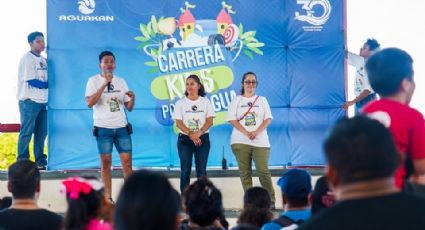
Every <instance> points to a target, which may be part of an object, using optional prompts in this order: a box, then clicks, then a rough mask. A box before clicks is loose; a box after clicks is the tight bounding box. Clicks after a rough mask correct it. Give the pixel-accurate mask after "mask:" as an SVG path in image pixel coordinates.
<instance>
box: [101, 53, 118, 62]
mask: <svg viewBox="0 0 425 230" xmlns="http://www.w3.org/2000/svg"><path fill="white" fill-rule="evenodd" d="M105 56H112V57H113V58H114V60H115V55H114V53H112V52H111V51H108V50H105V51H102V52H101V53H100V54H99V63H101V62H102V59H103V57H105Z"/></svg>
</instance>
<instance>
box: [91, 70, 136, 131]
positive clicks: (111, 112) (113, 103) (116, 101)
mask: <svg viewBox="0 0 425 230" xmlns="http://www.w3.org/2000/svg"><path fill="white" fill-rule="evenodd" d="M104 82H105V78H103V77H102V76H101V75H100V74H98V75H96V76H93V77H91V78H90V79H89V80H88V82H87V86H86V95H85V96H86V97H89V96H91V95H93V94H95V93H96V92H97V90H98V89H99V88H100V87H101V86H102V85H103V84H104ZM127 92H128V86H127V83H125V81H124V79H122V78H120V77H117V76H115V75H114V77H113V78H112V82H111V87H110V89H109V91H108V87H106V88H105V90H104V91H103V93H102V96H101V97H100V99H99V101H98V102H97V103H96V104H95V105H94V106H93V120H94V126H97V127H102V128H109V129H116V128H122V127H125V126H126V125H127V118H126V115H125V111H124V109H125V108H124V103H125V102H129V101H130V97H128V96H127V95H126V93H127Z"/></svg>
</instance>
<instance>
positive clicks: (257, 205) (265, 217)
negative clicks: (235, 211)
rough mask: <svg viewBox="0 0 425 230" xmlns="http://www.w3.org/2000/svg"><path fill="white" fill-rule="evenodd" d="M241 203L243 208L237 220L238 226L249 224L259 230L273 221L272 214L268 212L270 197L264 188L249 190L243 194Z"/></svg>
mask: <svg viewBox="0 0 425 230" xmlns="http://www.w3.org/2000/svg"><path fill="white" fill-rule="evenodd" d="M243 202H244V208H243V210H242V212H241V214H240V215H239V218H238V223H239V224H249V225H252V226H257V227H258V228H261V226H263V225H264V224H265V223H267V222H269V221H270V220H272V219H273V213H272V212H271V210H270V204H271V199H270V195H269V193H268V192H267V190H265V189H264V188H262V187H251V188H249V189H248V190H246V192H245V195H244V197H243Z"/></svg>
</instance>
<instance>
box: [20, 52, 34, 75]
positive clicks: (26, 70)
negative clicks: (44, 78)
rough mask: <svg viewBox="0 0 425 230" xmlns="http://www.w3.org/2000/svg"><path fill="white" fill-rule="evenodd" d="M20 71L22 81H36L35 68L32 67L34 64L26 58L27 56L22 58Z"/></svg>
mask: <svg viewBox="0 0 425 230" xmlns="http://www.w3.org/2000/svg"><path fill="white" fill-rule="evenodd" d="M20 69H21V74H22V76H23V78H24V81H29V80H33V79H37V67H36V66H35V65H34V62H32V60H31V59H29V58H28V56H24V57H23V58H22V60H21V63H20Z"/></svg>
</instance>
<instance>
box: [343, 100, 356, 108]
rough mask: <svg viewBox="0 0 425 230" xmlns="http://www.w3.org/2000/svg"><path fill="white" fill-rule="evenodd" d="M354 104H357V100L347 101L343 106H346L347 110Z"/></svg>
mask: <svg viewBox="0 0 425 230" xmlns="http://www.w3.org/2000/svg"><path fill="white" fill-rule="evenodd" d="M354 104H356V102H355V101H347V102H345V103H344V104H343V105H342V108H344V109H345V110H348V107H350V106H352V105H354Z"/></svg>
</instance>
